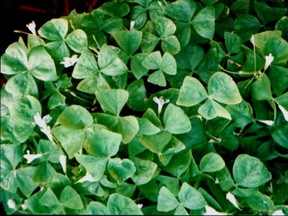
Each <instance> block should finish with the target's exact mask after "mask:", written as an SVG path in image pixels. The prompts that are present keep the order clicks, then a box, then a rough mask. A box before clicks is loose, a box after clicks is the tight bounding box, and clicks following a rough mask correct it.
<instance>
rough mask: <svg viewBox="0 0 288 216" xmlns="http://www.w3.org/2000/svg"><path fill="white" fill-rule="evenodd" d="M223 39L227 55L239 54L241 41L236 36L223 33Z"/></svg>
mask: <svg viewBox="0 0 288 216" xmlns="http://www.w3.org/2000/svg"><path fill="white" fill-rule="evenodd" d="M224 38H225V46H226V48H227V50H228V53H230V54H232V53H239V52H240V51H241V46H242V40H241V38H240V37H239V36H238V35H237V34H235V33H230V32H225V34H224Z"/></svg>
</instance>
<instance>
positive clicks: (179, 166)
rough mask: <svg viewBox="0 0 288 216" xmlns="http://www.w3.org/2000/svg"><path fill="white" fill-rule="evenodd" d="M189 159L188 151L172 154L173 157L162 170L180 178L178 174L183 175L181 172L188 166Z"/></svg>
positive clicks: (190, 158)
mask: <svg viewBox="0 0 288 216" xmlns="http://www.w3.org/2000/svg"><path fill="white" fill-rule="evenodd" d="M191 160H192V155H191V152H189V151H187V152H186V153H182V154H178V155H174V157H173V159H171V161H170V162H169V164H168V165H167V166H166V167H165V168H164V170H165V171H167V172H169V173H171V174H172V175H173V176H175V177H177V178H180V176H181V175H183V173H184V172H185V171H187V169H188V168H189V166H190V163H191Z"/></svg>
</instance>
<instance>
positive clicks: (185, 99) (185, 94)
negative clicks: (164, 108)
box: [176, 76, 208, 107]
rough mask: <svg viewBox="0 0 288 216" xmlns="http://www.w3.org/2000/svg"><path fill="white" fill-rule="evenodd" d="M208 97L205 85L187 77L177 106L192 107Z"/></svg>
mask: <svg viewBox="0 0 288 216" xmlns="http://www.w3.org/2000/svg"><path fill="white" fill-rule="evenodd" d="M207 97H208V95H207V92H206V90H205V89H204V87H203V85H202V84H201V83H200V82H199V81H198V80H197V79H195V78H193V77H189V76H186V77H185V79H184V81H183V83H182V86H181V88H180V91H179V96H178V98H177V102H176V103H177V105H180V106H185V107H190V106H195V105H197V104H199V103H201V102H202V101H203V100H205V99H206V98H207Z"/></svg>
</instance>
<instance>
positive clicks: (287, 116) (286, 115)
mask: <svg viewBox="0 0 288 216" xmlns="http://www.w3.org/2000/svg"><path fill="white" fill-rule="evenodd" d="M278 107H279V109H280V110H281V112H282V114H283V116H284V119H285V120H286V121H288V111H287V110H286V109H285V108H284V107H283V106H281V105H280V104H278Z"/></svg>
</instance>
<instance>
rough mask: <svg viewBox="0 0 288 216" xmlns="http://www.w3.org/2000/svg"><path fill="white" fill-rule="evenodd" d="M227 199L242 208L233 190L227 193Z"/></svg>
mask: <svg viewBox="0 0 288 216" xmlns="http://www.w3.org/2000/svg"><path fill="white" fill-rule="evenodd" d="M226 199H227V200H229V201H230V202H231V203H232V204H233V205H234V206H235V207H236V208H237V209H239V210H241V209H240V207H239V205H238V202H237V200H236V198H235V196H234V195H233V194H232V193H231V192H228V193H227V194H226Z"/></svg>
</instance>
